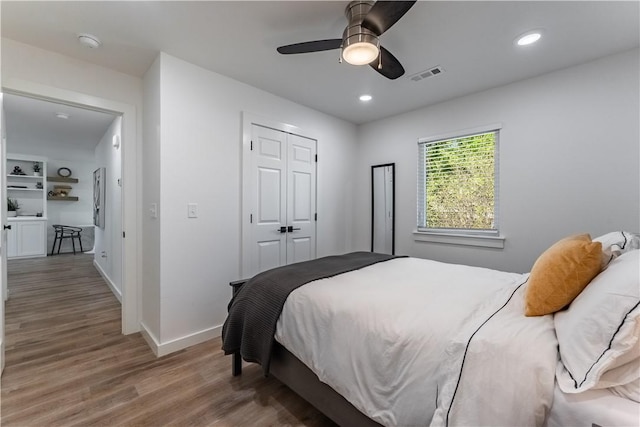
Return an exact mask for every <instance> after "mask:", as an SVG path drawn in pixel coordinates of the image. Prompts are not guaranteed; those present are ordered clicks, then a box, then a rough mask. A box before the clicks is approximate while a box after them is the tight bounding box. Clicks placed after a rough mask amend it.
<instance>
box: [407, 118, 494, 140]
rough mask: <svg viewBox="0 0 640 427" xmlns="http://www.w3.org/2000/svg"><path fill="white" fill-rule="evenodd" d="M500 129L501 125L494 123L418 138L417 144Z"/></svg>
mask: <svg viewBox="0 0 640 427" xmlns="http://www.w3.org/2000/svg"><path fill="white" fill-rule="evenodd" d="M500 129H502V123H494V124H491V125H484V126H477V127H474V128H468V129H462V130H457V131H454V132H447V133H442V134H440V135H432V136H428V137H426V138H420V139H418V144H424V143H427V142H434V141H442V140H446V139H454V138H464V137H465V136H470V135H476V134H479V133H487V132H492V131H496V130H500Z"/></svg>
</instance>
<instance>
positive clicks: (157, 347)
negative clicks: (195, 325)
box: [140, 322, 222, 357]
mask: <svg viewBox="0 0 640 427" xmlns="http://www.w3.org/2000/svg"><path fill="white" fill-rule="evenodd" d="M140 333H141V334H142V336H143V338H144V339H145V340H146V341H147V343H148V344H149V347H151V350H152V351H153V354H155V355H156V356H157V357H162V356H166V355H167V354H171V353H175V352H176V351H179V350H183V349H185V348H187V347H191V346H194V345H196V344H200V343H203V342H205V341H209V340H211V339H213V338H217V337H219V336H220V335H221V333H222V325H219V326H214V327H212V328H207V329H203V330H202V331H198V332H194V333H193V334H189V335H185V336H184V337H180V338H176V339H173V340H171V341H168V342H166V343H159V342H158V339H157V338H156V337H155V335H153V333H151V331H149V328H147V326H146V325H145V324H144V322H140Z"/></svg>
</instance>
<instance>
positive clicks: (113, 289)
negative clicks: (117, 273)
mask: <svg viewBox="0 0 640 427" xmlns="http://www.w3.org/2000/svg"><path fill="white" fill-rule="evenodd" d="M93 266H94V267H95V268H96V270H98V273H100V275H101V276H102V278H103V279H104V281H105V282H106V283H107V286H109V289H111V292H113V295H115V297H116V298H117V299H118V301H120V304H122V292H120V291H119V290H118V288H116V286H115V285H114V284H113V282H112V281H111V279H110V278H109V276H107V273H105V271H104V270H103V269H102V267H100V264H98V262H97V261H96V260H95V259H94V260H93Z"/></svg>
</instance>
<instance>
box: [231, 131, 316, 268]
mask: <svg viewBox="0 0 640 427" xmlns="http://www.w3.org/2000/svg"><path fill="white" fill-rule="evenodd" d="M251 147H252V148H251V149H250V154H249V156H250V160H249V161H248V162H245V166H246V165H247V163H248V167H249V171H248V173H247V174H245V175H244V176H245V179H248V181H249V182H248V184H249V185H248V186H247V185H245V186H243V188H244V190H243V191H245V192H247V193H248V197H246V198H245V197H243V199H244V200H247V201H248V203H249V205H250V206H249V212H248V213H249V215H248V216H249V218H250V219H249V224H248V225H247V227H249V233H248V237H247V238H243V240H244V242H245V243H244V248H243V252H245V254H243V260H245V261H244V262H248V264H249V265H248V266H243V275H244V276H245V277H250V276H252V275H255V274H257V273H259V272H261V271H265V270H268V269H271V268H274V267H279V266H282V265H286V264H291V263H294V262H300V261H306V260H309V259H313V258H315V257H316V218H315V215H316V160H315V159H316V141H315V140H312V139H308V138H304V137H301V136H298V135H293V134H289V133H286V132H282V131H278V130H274V129H271V128H267V127H263V126H259V125H255V124H252V125H251ZM245 225H246V223H244V224H243V227H244V226H245ZM243 233H244V232H243ZM246 251H248V254H247V253H246Z"/></svg>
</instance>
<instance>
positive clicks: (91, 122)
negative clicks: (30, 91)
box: [3, 94, 115, 150]
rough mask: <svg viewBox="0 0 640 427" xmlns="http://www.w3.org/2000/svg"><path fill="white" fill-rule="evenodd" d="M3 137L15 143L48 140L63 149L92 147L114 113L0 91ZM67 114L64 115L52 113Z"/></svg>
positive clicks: (50, 143) (46, 142)
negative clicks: (3, 124) (3, 120)
mask: <svg viewBox="0 0 640 427" xmlns="http://www.w3.org/2000/svg"><path fill="white" fill-rule="evenodd" d="M3 100H4V102H3V105H4V110H5V114H6V123H7V141H9V143H12V144H13V143H15V144H17V145H19V144H20V143H21V142H24V143H29V144H34V143H38V144H49V145H51V146H53V147H65V148H66V149H72V150H73V149H83V150H86V149H93V148H95V146H96V145H98V143H99V142H100V140H101V139H102V137H103V136H104V134H105V132H106V131H107V129H108V128H109V125H110V124H111V123H112V122H113V119H114V118H115V116H114V115H113V114H109V113H102V112H99V111H92V110H86V109H82V108H77V107H72V106H70V105H62V104H56V103H53V102H49V101H44V100H39V99H32V98H26V97H23V96H18V95H12V94H4V96H3ZM57 113H63V114H67V115H68V116H69V118H68V119H60V118H58V117H56V114H57Z"/></svg>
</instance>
